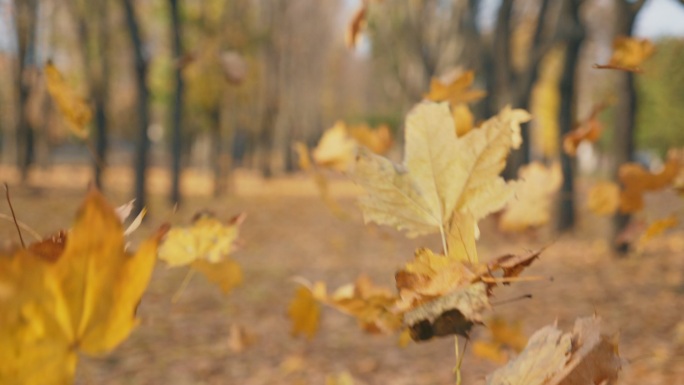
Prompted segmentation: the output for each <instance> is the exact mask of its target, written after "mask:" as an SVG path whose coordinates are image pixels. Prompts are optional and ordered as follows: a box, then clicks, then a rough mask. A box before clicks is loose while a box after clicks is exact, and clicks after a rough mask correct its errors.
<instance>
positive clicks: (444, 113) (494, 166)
mask: <svg viewBox="0 0 684 385" xmlns="http://www.w3.org/2000/svg"><path fill="white" fill-rule="evenodd" d="M529 119H530V116H529V114H527V112H525V111H522V110H512V109H510V108H505V109H503V110H502V111H501V112H500V113H499V115H497V116H495V117H493V118H491V119H489V120H487V121H486V122H485V123H483V124H482V126H481V127H480V128H478V129H476V130H472V131H470V132H468V133H467V134H465V135H464V136H462V137H457V136H456V133H455V129H454V121H453V119H452V117H451V113H450V111H449V107H448V106H447V104H446V103H432V102H423V103H421V104H419V105H417V106H416V107H415V108H414V109H413V110H412V111H411V113H409V115H408V117H407V119H406V127H405V134H406V138H405V143H406V148H405V155H404V157H405V158H404V163H403V164H402V165H397V164H394V163H392V162H391V161H390V160H388V159H385V158H383V157H381V156H377V155H375V154H372V153H370V152H369V151H364V150H363V149H361V150H359V151H358V155H357V157H356V163H355V167H354V169H353V174H352V175H353V177H354V179H355V180H356V181H357V182H358V183H359V184H360V185H361V186H362V187H363V188H364V189H365V190H366V191H367V192H368V195H367V196H365V197H362V198H361V200H360V205H361V208H362V210H363V214H364V219H365V221H366V222H376V223H379V224H384V225H389V226H393V227H396V228H397V229H399V230H405V231H406V232H407V233H408V235H409V236H417V235H422V234H429V233H434V232H440V233H441V234H442V238H443V241H445V242H450V243H452V244H450V245H449V246H447V245H446V244H445V245H444V248H445V249H448V250H449V254H448V255H449V256H452V257H454V258H461V259H470V260H473V261H476V260H477V252H476V250H475V236H476V224H477V221H478V220H479V219H481V218H483V217H485V216H486V215H488V214H490V213H492V212H494V211H497V210H499V209H501V208H503V206H504V205H505V204H506V203H507V202H508V200H509V199H510V198H511V197H512V195H513V187H512V185H511V184H509V183H506V182H505V181H504V180H503V178H501V177H500V176H499V173H500V172H501V171H502V170H503V168H504V167H505V162H506V157H507V155H508V153H509V151H510V150H511V148H517V147H518V146H519V145H520V142H521V139H520V123H522V122H525V121H527V120H529Z"/></svg>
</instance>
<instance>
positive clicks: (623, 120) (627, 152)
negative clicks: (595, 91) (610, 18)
mask: <svg viewBox="0 0 684 385" xmlns="http://www.w3.org/2000/svg"><path fill="white" fill-rule="evenodd" d="M644 2H645V0H639V1H636V2H628V1H626V0H616V9H617V16H618V17H617V33H618V34H620V35H624V36H632V32H633V29H634V22H635V20H636V16H637V14H638V13H639V10H641V7H642V6H643V5H644ZM617 89H619V90H620V92H619V93H618V95H619V96H618V103H617V108H616V117H615V130H614V133H615V135H614V137H613V143H614V146H615V150H614V152H613V153H614V156H615V157H614V160H613V170H612V174H613V177H614V178H615V180H618V171H619V169H620V165H622V164H625V163H627V162H631V161H632V160H634V149H635V148H634V138H635V134H636V133H635V126H636V113H637V92H636V87H635V82H634V74H633V73H631V72H626V73H624V74H621V76H620V80H619V84H618V86H617ZM629 220H630V217H629V215H625V214H621V213H618V214H617V215H615V217H614V219H613V225H614V226H613V233H614V238H613V239H616V238H617V236H618V235H619V234H620V233H621V232H622V231H623V230H624V229H625V227H626V226H627V224H628V223H629ZM613 246H614V248H615V251H617V252H619V253H621V254H624V253H626V252H627V251H628V250H629V245H628V244H618V243H615V242H613Z"/></svg>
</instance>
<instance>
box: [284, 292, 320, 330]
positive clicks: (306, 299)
mask: <svg viewBox="0 0 684 385" xmlns="http://www.w3.org/2000/svg"><path fill="white" fill-rule="evenodd" d="M319 286H320V285H319ZM315 290H316V289H312V288H309V287H307V286H305V285H300V286H299V287H297V291H296V294H295V297H294V298H293V299H292V301H290V305H289V306H288V308H287V314H288V316H289V317H290V320H291V321H292V330H291V332H290V333H291V334H292V335H293V336H295V337H296V336H298V335H300V334H301V335H304V336H306V337H307V338H308V339H312V338H313V337H314V336H315V335H316V332H317V331H318V325H319V324H320V319H321V305H319V303H318V301H317V300H316V298H315V296H314V291H315ZM323 290H325V287H323ZM319 291H320V289H319Z"/></svg>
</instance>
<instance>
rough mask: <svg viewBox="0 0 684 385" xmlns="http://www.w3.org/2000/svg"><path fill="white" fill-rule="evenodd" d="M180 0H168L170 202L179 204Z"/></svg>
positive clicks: (181, 120) (181, 47)
mask: <svg viewBox="0 0 684 385" xmlns="http://www.w3.org/2000/svg"><path fill="white" fill-rule="evenodd" d="M179 3H180V0H169V11H170V16H171V26H170V32H171V42H172V45H173V49H172V57H173V59H174V60H173V63H174V80H175V83H176V89H175V91H174V98H173V106H172V107H171V194H170V195H171V203H173V204H179V203H180V201H181V191H180V172H181V149H182V148H181V133H182V124H183V92H184V83H183V73H182V71H183V63H182V60H183V58H184V52H183V41H182V36H183V34H182V27H183V23H182V22H181V19H180V9H179V8H180V4H179Z"/></svg>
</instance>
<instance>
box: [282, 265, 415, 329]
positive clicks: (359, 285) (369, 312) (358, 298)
mask: <svg viewBox="0 0 684 385" xmlns="http://www.w3.org/2000/svg"><path fill="white" fill-rule="evenodd" d="M299 283H300V285H301V286H300V287H299V288H298V289H297V292H296V295H295V298H294V299H293V300H292V301H291V302H290V307H289V309H288V314H289V316H290V319H291V320H292V323H293V332H292V334H294V335H298V334H305V335H307V336H308V337H309V338H311V337H313V335H314V334H315V333H316V330H317V329H318V322H319V321H318V320H319V318H320V306H319V304H324V305H327V306H330V307H332V308H334V309H337V310H338V311H340V312H342V313H345V314H347V315H350V316H352V317H354V318H356V319H357V320H358V321H359V325H360V326H361V328H362V329H363V330H365V331H366V332H369V333H392V332H395V331H397V330H399V329H400V328H401V326H402V322H401V315H400V314H398V313H396V312H393V311H392V310H391V307H392V306H393V305H394V303H395V302H396V300H397V297H396V296H395V295H393V294H392V293H391V291H390V290H388V289H386V288H382V287H378V286H376V285H374V284H373V282H372V281H371V280H370V278H368V277H367V276H364V275H361V276H359V277H358V278H357V280H356V282H354V283H353V284H347V285H343V286H341V287H339V288H337V289H336V290H335V291H334V292H332V293H331V294H328V292H327V289H326V285H325V283H324V282H320V281H319V282H316V283H314V284H311V283H309V282H307V281H305V280H299Z"/></svg>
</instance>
